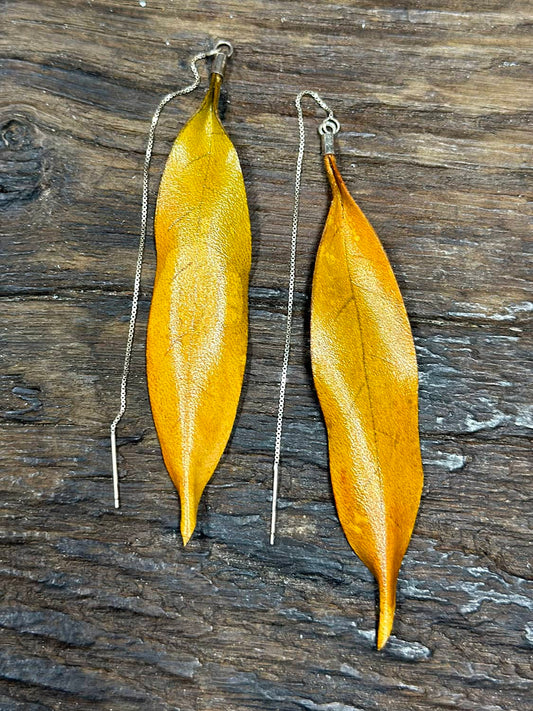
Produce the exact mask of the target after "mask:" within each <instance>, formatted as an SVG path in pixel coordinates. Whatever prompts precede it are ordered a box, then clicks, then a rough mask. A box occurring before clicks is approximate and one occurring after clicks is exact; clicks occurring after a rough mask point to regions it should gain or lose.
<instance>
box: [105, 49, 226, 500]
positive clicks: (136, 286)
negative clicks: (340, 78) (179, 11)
mask: <svg viewBox="0 0 533 711" xmlns="http://www.w3.org/2000/svg"><path fill="white" fill-rule="evenodd" d="M223 47H225V48H226V50H227V56H231V53H232V52H233V48H232V46H231V44H230V43H229V42H226V41H222V40H221V41H219V42H217V44H216V46H215V48H214V49H212V50H211V51H210V52H200V53H199V54H196V55H195V56H194V57H193V58H192V59H191V62H190V65H189V66H190V69H191V72H192V74H193V76H194V81H193V82H192V84H189V86H186V87H185V88H184V89H178V90H177V91H173V92H171V93H170V94H167V95H166V96H165V97H163V98H162V99H161V101H160V102H159V104H158V106H157V108H156V110H155V112H154V115H153V116H152V122H151V124H150V130H149V132H148V141H147V144H146V153H145V156H144V167H143V177H142V207H141V230H140V237H139V250H138V252H137V264H136V267H135V280H134V282H133V296H132V300H131V314H130V324H129V329H128V338H127V341H126V351H125V354H124V367H123V370H122V379H121V381H120V408H119V410H118V412H117V414H116V417H115V419H114V420H113V422H112V423H111V427H110V434H111V459H112V463H113V495H114V500H115V508H116V509H118V508H119V507H120V495H119V481H118V464H117V440H116V431H117V425H118V423H119V422H120V420H121V419H122V416H123V415H124V412H125V411H126V395H127V384H128V375H129V372H130V363H131V352H132V348H133V339H134V336H135V323H136V320H137V310H138V305H139V292H140V288H141V272H142V265H143V258H144V247H145V244H146V224H147V221H148V186H149V176H150V163H151V160H152V151H153V147H154V138H155V130H156V128H157V124H158V122H159V117H160V116H161V112H162V111H163V109H164V108H165V106H166V105H167V104H168V103H169V101H172V99H175V98H176V97H177V96H184V95H185V94H190V93H191V91H194V90H195V89H196V88H197V87H198V85H199V84H200V73H199V72H198V68H197V66H196V65H197V64H198V62H200V61H201V60H202V59H206V58H207V57H211V56H213V55H215V54H217V53H218V52H220V51H221V49H222V48H223Z"/></svg>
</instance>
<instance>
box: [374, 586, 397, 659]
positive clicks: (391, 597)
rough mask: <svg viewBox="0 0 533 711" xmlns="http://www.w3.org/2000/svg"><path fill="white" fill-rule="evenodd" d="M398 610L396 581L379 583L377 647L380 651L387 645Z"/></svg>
mask: <svg viewBox="0 0 533 711" xmlns="http://www.w3.org/2000/svg"><path fill="white" fill-rule="evenodd" d="M395 610H396V581H394V582H393V583H392V584H391V583H390V582H382V581H380V583H379V625H378V635H377V643H376V646H377V648H378V650H379V649H383V647H384V646H385V645H386V644H387V640H388V639H389V637H390V635H391V632H392V625H393V623H394V612H395Z"/></svg>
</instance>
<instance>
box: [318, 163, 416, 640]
mask: <svg viewBox="0 0 533 711" xmlns="http://www.w3.org/2000/svg"><path fill="white" fill-rule="evenodd" d="M325 166H326V171H327V175H328V178H329V182H330V184H331V190H332V193H333V199H332V204H331V208H330V211H329V214H328V218H327V222H326V226H325V228H324V232H323V235H322V239H321V242H320V246H319V249H318V254H317V258H316V264H315V271H314V276H313V291H312V304H311V357H312V365H313V376H314V380H315V385H316V389H317V392H318V396H319V399H320V405H321V407H322V411H323V413H324V418H325V421H326V426H327V431H328V447H329V464H330V472H331V479H332V484H333V491H334V495H335V502H336V506H337V511H338V514H339V519H340V522H341V525H342V527H343V529H344V532H345V534H346V537H347V539H348V542H349V543H350V545H351V546H352V548H353V550H354V551H355V552H356V554H357V555H358V556H359V557H360V558H361V560H362V561H363V563H365V565H366V566H367V567H368V568H369V569H370V570H371V572H372V573H373V575H374V576H375V578H376V580H377V582H378V585H379V593H380V618H379V629H378V638H377V646H378V648H379V649H381V647H383V645H384V644H385V642H386V641H387V639H388V637H389V635H390V632H391V628H392V623H393V619H394V610H395V606H396V581H397V578H398V571H399V569H400V566H401V562H402V559H403V556H404V554H405V551H406V550H407V546H408V544H409V540H410V538H411V533H412V530H413V526H414V522H415V519H416V515H417V511H418V506H419V503H420V495H421V492H422V483H423V472H422V462H421V457H420V444H419V435H418V395H417V390H418V371H417V365H416V356H415V349H414V344H413V338H412V335H411V329H410V327H409V321H408V319H407V314H406V311H405V307H404V304H403V300H402V297H401V294H400V290H399V288H398V285H397V283H396V279H395V278H394V274H393V272H392V269H391V266H390V264H389V261H388V259H387V256H386V254H385V251H384V250H383V247H382V246H381V243H380V241H379V239H378V237H377V235H376V233H375V232H374V230H373V229H372V226H371V225H370V223H369V222H368V220H367V219H366V217H365V216H364V214H363V213H362V212H361V210H360V209H359V207H358V206H357V205H356V203H355V202H354V200H353V198H352V197H351V195H350V194H349V192H348V189H347V188H346V185H345V184H344V181H343V180H342V177H341V176H340V174H339V171H338V168H337V166H336V163H335V158H334V156H333V155H326V156H325Z"/></svg>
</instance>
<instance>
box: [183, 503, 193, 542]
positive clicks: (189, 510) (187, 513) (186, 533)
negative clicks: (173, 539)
mask: <svg viewBox="0 0 533 711" xmlns="http://www.w3.org/2000/svg"><path fill="white" fill-rule="evenodd" d="M195 528H196V507H194V506H191V505H188V503H187V501H185V502H184V503H183V504H182V507H181V524H180V531H181V538H182V540H183V545H184V546H186V545H187V543H188V542H189V541H190V540H191V536H192V534H193V533H194V529H195Z"/></svg>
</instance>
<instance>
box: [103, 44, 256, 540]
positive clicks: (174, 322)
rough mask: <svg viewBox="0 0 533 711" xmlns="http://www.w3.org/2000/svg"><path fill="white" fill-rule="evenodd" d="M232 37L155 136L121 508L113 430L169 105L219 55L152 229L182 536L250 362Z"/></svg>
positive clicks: (152, 322) (167, 425)
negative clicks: (230, 107)
mask: <svg viewBox="0 0 533 711" xmlns="http://www.w3.org/2000/svg"><path fill="white" fill-rule="evenodd" d="M232 53H233V48H232V46H231V44H230V43H229V42H225V41H223V42H222V41H221V42H218V44H217V45H216V47H215V49H214V50H213V51H211V52H208V53H202V54H199V55H196V57H194V58H193V60H192V62H191V69H192V71H193V73H194V75H195V81H194V83H193V84H192V85H191V86H189V87H187V88H185V89H182V90H180V91H177V92H174V93H172V94H169V95H168V96H166V97H165V98H164V99H163V100H162V101H161V103H160V105H159V106H158V108H157V110H156V113H155V115H154V118H153V120H152V126H151V129H150V135H149V140H148V147H147V152H146V160H145V171H144V181H143V187H144V189H143V213H142V229H141V242H140V247H139V258H138V262H137V273H136V280H135V287H134V298H133V304H132V315H131V320H130V331H129V336H128V344H127V349H126V357H125V363H124V373H123V378H122V387H121V407H120V410H119V412H118V414H117V417H116V418H115V420H114V421H113V423H112V425H111V440H112V452H113V473H114V487H115V505H116V506H118V503H119V499H118V471H117V461H116V441H115V436H116V435H115V431H116V426H117V424H118V422H119V421H120V418H121V417H122V414H123V413H124V410H125V406H126V380H127V376H128V370H129V363H130V357H131V346H132V342H133V331H134V327H135V316H136V312H137V303H138V295H139V285H140V272H141V266H142V257H143V250H144V240H145V235H146V216H147V201H148V168H149V164H150V158H151V153H152V147H153V140H154V132H155V127H156V125H157V121H158V119H159V115H160V113H161V110H162V108H163V107H164V106H165V105H166V103H168V101H170V100H171V99H172V98H174V97H175V96H179V95H182V94H185V93H189V92H190V91H192V90H193V89H195V88H196V87H197V86H198V84H199V81H200V77H199V75H198V72H197V69H196V63H197V62H198V61H199V60H200V59H204V58H205V57H209V56H213V64H212V71H211V79H210V85H209V89H208V91H207V94H206V96H205V99H204V101H203V104H202V106H201V107H200V109H199V111H198V112H197V113H196V114H195V115H194V116H193V117H192V118H191V119H190V120H189V122H188V123H187V124H186V125H185V126H184V128H183V129H182V130H181V132H180V134H179V136H178V137H177V139H176V141H175V142H174V145H173V147H172V151H171V153H170V155H169V157H168V160H167V163H166V167H165V170H164V173H163V177H162V179H161V183H160V186H159V193H158V198H157V205H156V212H155V221H154V231H155V241H156V252H157V269H156V276H155V283H154V291H153V296H152V303H151V308H150V316H149V321H148V332H147V344H146V368H147V378H148V389H149V394H150V403H151V407H152V413H153V417H154V422H155V426H156V430H157V434H158V437H159V442H160V445H161V450H162V453H163V459H164V461H165V465H166V468H167V470H168V473H169V475H170V477H171V479H172V481H173V482H174V484H175V486H176V488H177V490H178V492H179V496H180V501H181V535H182V538H183V543H184V544H187V542H188V541H189V539H190V537H191V535H192V533H193V531H194V528H195V526H196V516H197V510H198V504H199V501H200V497H201V496H202V493H203V491H204V488H205V486H206V484H207V482H208V481H209V479H210V478H211V476H212V474H213V472H214V471H215V469H216V466H217V464H218V462H219V459H220V457H221V456H222V453H223V451H224V449H225V447H226V444H227V441H228V439H229V436H230V433H231V430H232V427H233V423H234V420H235V416H236V412H237V406H238V402H239V397H240V392H241V388H242V380H243V375H244V368H245V363H246V350H247V340H248V276H249V271H250V261H251V234H250V220H249V214H248V205H247V201H246V193H245V188H244V181H243V177H242V172H241V168H240V164H239V159H238V156H237V153H236V151H235V148H234V147H233V144H232V143H231V141H230V139H229V138H228V136H227V134H226V132H225V131H224V128H223V126H222V124H221V122H220V119H219V117H218V112H217V107H218V101H219V95H220V87H221V84H222V79H223V75H224V69H225V65H226V60H227V59H228V57H230V56H231V55H232Z"/></svg>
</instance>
